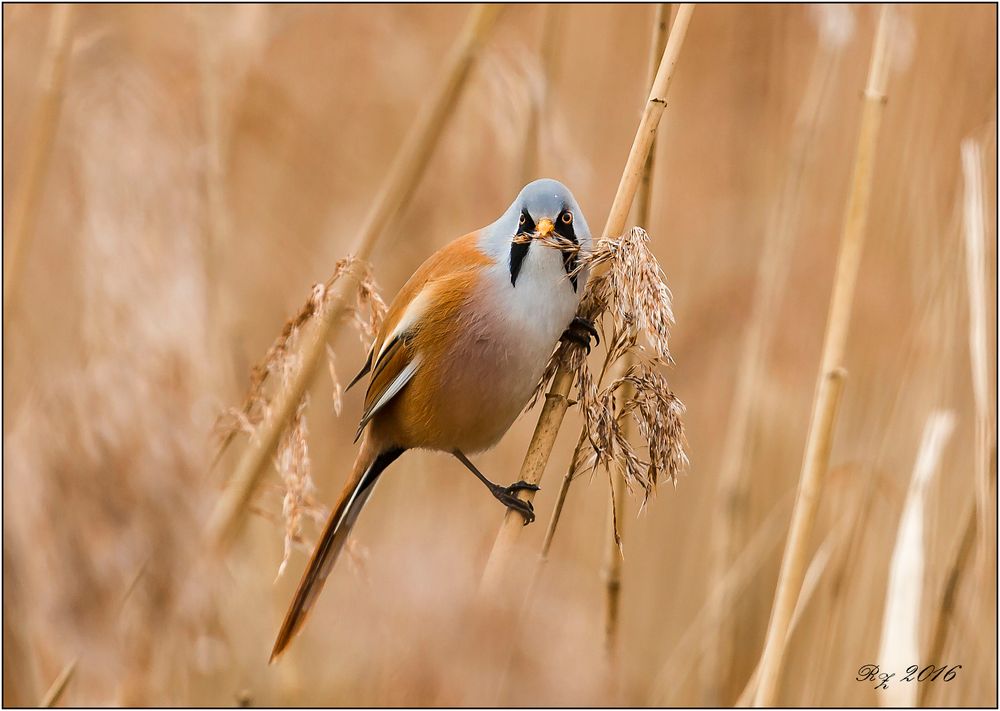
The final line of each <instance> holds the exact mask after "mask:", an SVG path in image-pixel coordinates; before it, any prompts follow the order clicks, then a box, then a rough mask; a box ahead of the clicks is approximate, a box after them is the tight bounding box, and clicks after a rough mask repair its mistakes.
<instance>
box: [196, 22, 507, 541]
mask: <svg viewBox="0 0 1000 711" xmlns="http://www.w3.org/2000/svg"><path fill="white" fill-rule="evenodd" d="M501 9H502V8H501V7H500V6H498V5H477V6H475V7H474V8H473V9H472V10H471V11H470V14H469V18H468V20H467V21H466V24H465V27H464V28H463V29H462V31H461V33H460V34H459V36H458V39H457V41H456V43H455V45H454V47H453V48H452V51H451V54H450V56H449V58H448V60H447V62H446V64H445V69H444V71H443V73H442V76H441V78H440V79H439V80H438V83H437V85H436V87H435V88H434V89H433V90H431V92H430V94H429V97H428V99H427V101H426V102H425V103H424V105H423V106H422V107H421V109H420V112H419V113H418V114H417V116H416V118H415V119H414V122H413V124H412V125H411V127H410V131H409V133H408V134H407V137H406V140H405V141H404V142H403V145H402V146H401V147H400V149H399V152H398V153H397V154H396V157H395V159H394V161H393V163H392V166H391V167H390V169H389V173H388V174H387V175H386V178H385V180H384V182H383V183H382V187H381V189H380V190H379V193H378V195H377V196H376V198H375V202H374V203H373V205H372V208H371V210H370V211H369V213H368V216H367V217H366V219H365V221H364V224H363V226H362V228H361V230H360V231H359V233H358V236H357V238H356V241H355V246H354V249H353V250H352V255H353V256H354V258H355V259H354V261H353V262H352V264H351V266H350V267H349V268H348V269H347V271H346V273H345V274H343V275H342V276H341V278H340V279H338V280H337V282H336V284H335V285H334V287H333V292H332V294H331V296H330V305H329V307H328V308H327V310H326V311H325V312H324V315H323V318H322V319H318V320H317V321H316V322H315V323H314V324H312V325H311V327H310V328H309V329H308V333H306V334H304V339H303V341H304V344H305V345H304V346H303V353H302V360H301V365H300V367H299V369H298V371H297V372H296V373H295V375H294V376H293V377H292V379H291V382H290V383H289V386H288V387H287V388H285V389H283V390H281V391H279V392H278V393H277V395H276V396H275V399H274V403H273V405H272V414H271V416H270V418H269V419H268V420H267V421H266V422H264V423H263V424H262V425H261V427H260V428H259V429H258V431H257V435H256V437H257V439H256V442H253V443H251V445H250V446H249V447H248V448H247V449H246V451H245V452H244V453H243V456H242V457H241V458H240V460H239V462H238V463H237V465H236V469H235V472H234V474H233V476H232V479H231V481H230V483H229V486H228V488H227V489H226V491H225V492H224V493H223V495H222V497H221V498H220V499H219V501H218V502H217V503H216V506H215V509H214V510H213V511H212V514H211V516H210V518H209V523H208V532H209V537H210V539H211V540H212V541H213V542H214V543H215V545H216V546H218V547H219V548H220V549H225V547H226V546H227V545H228V544H229V543H230V542H231V541H232V539H233V538H234V537H235V534H236V533H237V532H238V530H239V528H240V527H241V525H242V522H243V520H244V518H245V516H246V512H247V504H248V502H249V501H250V497H251V496H252V495H253V492H254V490H255V489H256V487H257V483H258V481H259V480H260V478H261V475H262V474H263V473H264V470H265V468H266V466H267V463H268V462H269V461H270V459H271V456H272V455H273V454H274V451H275V449H276V448H277V446H278V442H279V441H280V439H281V435H282V433H283V432H284V431H285V429H286V427H287V426H288V422H289V420H290V418H291V416H292V414H293V413H294V412H295V409H296V408H297V407H298V403H299V401H300V400H301V399H302V396H303V395H304V394H305V392H306V389H307V388H308V386H309V384H310V383H311V382H312V379H313V378H314V377H315V375H316V373H317V371H318V370H319V367H318V366H319V365H320V363H322V362H323V361H324V355H325V347H326V344H327V342H328V341H329V340H330V338H331V337H332V336H333V335H334V334H335V333H336V329H337V328H338V327H339V326H340V325H341V324H342V323H343V322H344V320H345V317H346V316H347V315H348V314H349V313H350V310H351V304H352V303H353V301H354V297H355V293H356V291H357V286H358V283H359V281H360V279H361V276H362V274H363V272H364V269H365V267H364V264H365V263H366V261H367V260H368V258H369V257H370V256H371V253H372V250H373V249H374V248H375V243H376V242H377V240H378V239H379V237H380V236H381V235H382V233H383V232H384V231H385V228H386V227H387V226H388V224H389V222H390V221H391V220H392V218H393V217H394V216H395V215H396V214H397V213H399V211H400V210H401V209H402V208H403V207H404V206H405V205H406V204H407V202H408V201H409V199H410V197H411V196H412V195H413V192H414V190H415V189H416V187H417V184H418V183H419V181H420V178H421V176H422V175H423V172H424V169H425V168H426V166H427V162H428V160H429V159H430V157H431V154H432V153H433V151H434V148H435V147H436V146H437V144H438V140H439V139H440V137H441V133H442V131H443V130H444V126H445V123H446V122H447V120H448V118H449V117H450V116H451V114H452V113H453V109H454V107H455V105H456V103H457V102H458V98H459V96H460V95H461V93H462V89H463V87H464V86H465V85H466V82H467V79H468V76H469V72H470V70H471V68H472V65H473V62H474V61H475V58H476V55H477V53H478V50H479V48H480V47H481V46H482V45H483V43H484V42H485V41H486V38H487V37H488V36H489V33H490V31H491V30H492V28H493V26H494V25H495V23H496V20H497V17H498V16H499V14H500V12H501Z"/></svg>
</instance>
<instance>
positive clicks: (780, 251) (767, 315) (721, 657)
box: [700, 34, 840, 704]
mask: <svg viewBox="0 0 1000 711" xmlns="http://www.w3.org/2000/svg"><path fill="white" fill-rule="evenodd" d="M839 54H840V52H839V46H838V45H837V44H836V43H835V42H832V41H829V40H827V39H825V38H823V37H822V34H821V38H820V41H819V42H818V43H817V45H816V53H815V55H814V58H813V63H812V67H811V69H810V72H809V77H808V80H807V83H806V88H805V92H804V94H803V97H802V103H801V104H800V106H799V110H798V113H797V115H796V117H795V124H794V126H793V128H792V134H791V140H790V145H789V149H788V156H789V159H788V163H787V168H786V170H785V174H784V181H783V186H782V190H781V193H780V196H779V199H778V201H777V202H776V203H775V205H774V209H773V211H772V213H771V216H770V222H769V228H768V229H767V231H766V232H765V236H764V244H763V246H762V249H761V255H760V259H759V261H758V263H757V276H756V282H755V284H754V291H753V304H752V306H751V311H750V318H749V320H748V323H747V329H746V332H745V333H744V336H743V343H742V350H741V355H740V361H739V365H738V366H737V376H736V386H735V391H734V393H733V399H732V404H731V406H730V408H729V417H728V421H727V423H726V429H725V433H726V434H725V438H724V440H723V444H722V455H721V460H720V462H721V463H720V466H719V477H718V490H719V493H718V501H719V502H721V505H722V516H721V517H720V522H719V525H718V526H715V527H713V528H712V548H711V566H712V568H711V573H710V580H718V579H720V578H721V577H722V576H724V575H725V574H726V570H727V568H728V567H729V565H730V564H731V562H732V560H733V558H734V557H735V556H736V553H737V551H738V550H739V547H740V545H741V543H742V541H743V540H744V539H745V537H746V529H747V525H748V522H749V511H748V501H749V487H750V481H749V478H748V477H747V471H746V461H747V439H748V436H749V432H750V423H751V421H752V420H753V418H754V415H755V411H754V406H755V402H756V396H757V394H758V393H759V392H760V388H761V387H762V383H761V381H762V378H763V371H764V363H765V357H766V353H767V348H768V344H769V343H770V341H771V337H772V334H773V332H774V329H775V326H776V324H777V323H778V320H777V318H776V316H775V312H776V311H777V309H778V305H779V301H780V297H781V294H782V293H783V291H784V289H785V284H786V282H787V279H788V272H789V267H790V264H791V254H792V252H793V247H794V244H795V235H796V231H795V227H796V224H797V222H798V218H799V208H800V202H801V200H800V194H801V191H802V181H803V175H804V173H805V167H806V163H807V162H808V158H809V154H810V148H811V146H812V145H813V141H814V139H815V134H816V127H817V125H818V123H819V119H820V113H821V112H820V109H821V107H822V105H823V103H824V100H825V97H826V96H827V95H828V94H829V86H830V78H831V77H832V76H833V74H834V69H835V68H836V65H837V60H838V58H839ZM719 604H720V605H722V606H723V608H726V609H731V608H733V607H734V604H735V603H734V601H733V600H731V599H722V600H720V601H719ZM713 619H716V620H718V622H719V626H718V627H716V628H715V629H710V630H708V631H707V633H706V634H705V636H704V638H703V642H704V645H705V650H704V652H703V654H702V655H701V659H702V666H701V669H700V672H701V677H702V680H703V687H704V688H705V689H706V691H707V692H708V693H709V696H708V697H707V698H705V699H703V701H704V702H705V703H709V704H719V703H728V701H729V700H730V699H729V696H728V695H729V694H730V693H731V687H732V684H733V682H734V681H736V680H734V679H733V678H732V675H733V673H734V670H733V668H732V667H733V651H734V649H735V648H736V639H737V630H736V620H735V618H734V616H733V615H715V616H714V617H713Z"/></svg>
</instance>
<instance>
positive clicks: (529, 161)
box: [517, 3, 560, 190]
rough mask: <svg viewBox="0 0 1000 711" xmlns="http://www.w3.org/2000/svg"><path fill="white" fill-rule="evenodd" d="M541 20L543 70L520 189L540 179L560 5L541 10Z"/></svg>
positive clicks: (534, 91)
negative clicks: (546, 100)
mask: <svg viewBox="0 0 1000 711" xmlns="http://www.w3.org/2000/svg"><path fill="white" fill-rule="evenodd" d="M539 12H541V15H542V17H541V19H540V21H539V23H538V25H539V65H540V66H539V68H540V70H541V81H540V82H538V83H537V84H536V85H532V87H531V95H530V97H529V104H528V120H527V121H526V122H525V126H524V141H523V142H522V144H521V162H520V172H519V175H518V178H519V183H518V186H517V189H518V190H520V189H521V186H522V185H526V184H528V183H529V182H531V181H532V180H534V179H535V178H536V177H538V155H539V149H540V147H541V132H542V126H541V118H542V101H543V98H544V96H545V94H546V92H547V91H548V89H549V87H550V86H551V84H552V74H553V71H554V69H555V59H556V50H557V49H558V48H559V46H560V44H559V42H554V41H553V40H552V38H553V36H554V34H555V33H554V28H555V27H556V20H557V19H558V17H557V15H558V14H559V12H560V7H559V5H554V4H552V3H546V4H544V5H541V6H540V7H539Z"/></svg>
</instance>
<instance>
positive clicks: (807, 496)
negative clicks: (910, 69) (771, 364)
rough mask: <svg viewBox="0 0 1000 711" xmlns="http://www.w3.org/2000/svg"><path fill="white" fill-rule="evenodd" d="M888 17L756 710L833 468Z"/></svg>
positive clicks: (881, 26) (769, 698)
mask: <svg viewBox="0 0 1000 711" xmlns="http://www.w3.org/2000/svg"><path fill="white" fill-rule="evenodd" d="M888 13H889V8H888V7H887V6H885V5H883V6H882V7H881V8H880V12H879V19H878V29H877V31H876V37H875V44H874V48H873V50H872V56H871V64H870V65H869V68H868V81H867V85H866V87H865V94H864V106H863V109H862V114H861V126H860V130H859V136H858V146H857V152H856V154H855V162H854V174H853V176H852V180H851V191H850V195H849V197H848V201H847V208H846V215H845V221H844V228H843V233H842V235H841V242H840V255H839V257H838V261H837V270H836V274H835V276H834V284H833V294H832V296H831V299H830V312H829V316H828V317H827V325H826V335H825V337H824V341H823V355H822V361H821V365H820V374H819V379H818V382H817V386H816V394H815V397H814V400H813V408H812V414H811V416H810V422H809V435H808V438H807V441H806V451H805V456H804V458H803V462H802V471H801V474H800V477H799V493H798V497H797V500H796V502H795V509H794V510H793V512H792V523H791V528H790V530H789V533H788V541H787V543H786V546H785V553H784V556H783V557H782V561H781V572H780V574H779V576H778V587H777V591H776V594H775V598H774V604H773V607H772V610H771V618H770V621H769V622H768V629H767V636H766V638H765V642H764V652H763V655H762V657H761V662H760V663H761V673H760V685H759V686H758V689H757V694H756V696H755V698H754V705H755V706H774V705H775V703H776V701H777V695H778V684H779V682H780V679H781V665H782V662H783V660H784V654H785V646H786V644H787V641H788V626H789V622H790V621H791V617H792V613H793V611H794V609H795V601H796V599H797V598H798V595H799V590H800V589H801V587H802V578H803V575H804V573H805V564H806V559H807V553H808V547H809V540H810V538H811V534H812V529H813V524H814V523H815V519H816V510H817V507H818V505H819V495H820V489H821V486H822V483H823V481H822V480H823V474H824V472H825V471H826V467H827V461H828V456H829V447H830V440H831V438H832V429H833V424H834V423H833V417H832V416H833V412H834V408H835V400H836V398H837V391H838V389H839V388H838V381H839V378H838V377H837V375H836V374H837V373H838V371H839V369H840V364H841V363H842V362H843V357H844V351H845V348H846V344H847V331H848V327H849V325H850V317H851V304H852V302H853V299H854V286H855V283H856V281H857V276H858V267H859V265H860V261H861V250H862V246H863V244H864V236H865V227H866V222H867V218H868V204H869V202H870V199H871V189H872V174H873V172H874V162H875V149H876V146H877V144H878V130H879V124H880V123H881V119H882V109H883V106H884V104H885V85H886V81H887V74H888V62H889V32H890V27H889V23H890V20H889V14H888ZM840 372H842V371H840Z"/></svg>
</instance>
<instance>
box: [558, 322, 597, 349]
mask: <svg viewBox="0 0 1000 711" xmlns="http://www.w3.org/2000/svg"><path fill="white" fill-rule="evenodd" d="M591 338H593V339H594V341H595V343H596V345H598V346H599V345H601V336H600V334H599V333H598V332H597V329H596V328H595V327H594V322H593V321H591V320H590V319H587V318H584V317H583V316H574V317H573V320H572V321H570V324H569V327H568V328H567V329H566V330H565V331H563V335H562V337H561V338H560V340H563V341H571V342H573V343H576V344H577V345H578V346H581V347H583V348H586V349H587V354H588V355H589V354H590V339H591Z"/></svg>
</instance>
